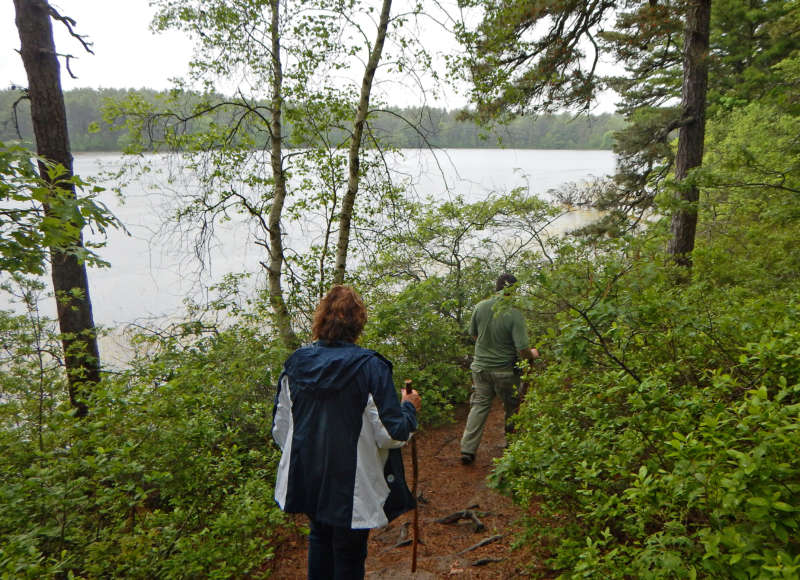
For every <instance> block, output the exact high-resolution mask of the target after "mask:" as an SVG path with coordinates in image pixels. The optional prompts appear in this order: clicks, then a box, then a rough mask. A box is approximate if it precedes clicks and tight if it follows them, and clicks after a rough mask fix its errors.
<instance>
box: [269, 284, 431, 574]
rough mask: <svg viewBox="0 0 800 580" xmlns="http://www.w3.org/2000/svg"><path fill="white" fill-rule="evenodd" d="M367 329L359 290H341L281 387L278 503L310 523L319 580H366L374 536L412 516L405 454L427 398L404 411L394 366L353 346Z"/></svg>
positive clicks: (324, 305)
mask: <svg viewBox="0 0 800 580" xmlns="http://www.w3.org/2000/svg"><path fill="white" fill-rule="evenodd" d="M366 321H367V311H366V309H365V308H364V303H363V302H362V300H361V297H360V296H359V295H358V294H357V293H356V292H355V290H353V289H352V288H350V287H349V286H334V287H333V288H332V289H331V290H330V292H328V294H327V295H326V296H325V297H324V298H323V299H322V301H321V302H320V303H319V306H318V307H317V310H316V312H315V313H314V322H313V325H312V328H311V331H312V335H313V338H314V340H315V342H314V343H313V344H311V345H309V346H304V347H302V348H300V349H298V350H296V351H295V352H294V353H293V354H292V355H291V356H290V357H289V358H288V359H287V360H286V363H285V364H284V367H283V373H282V374H281V377H280V379H279V381H278V393H277V395H276V396H275V406H274V416H273V426H272V436H273V437H274V438H275V442H276V443H277V444H278V446H279V447H280V448H281V451H282V452H283V454H282V456H281V461H280V464H279V466H278V475H277V478H276V481H275V500H276V501H277V502H278V505H279V506H280V507H281V509H282V510H284V511H286V512H289V513H305V514H307V515H308V517H309V519H310V528H311V532H310V534H309V537H308V540H309V550H308V577H309V578H310V579H312V580H313V579H318V578H326V579H329V578H334V579H341V580H345V579H346V580H351V579H358V578H363V577H364V560H365V559H366V557H367V537H368V535H369V530H370V529H371V528H377V527H381V526H384V525H386V523H387V522H388V521H389V520H391V519H393V518H395V517H397V516H398V515H400V514H402V513H404V512H406V511H408V510H410V509H412V508H413V507H414V498H413V497H412V496H411V493H410V492H409V490H408V486H407V485H406V482H405V476H404V473H403V462H402V457H401V456H400V450H399V447H401V446H403V445H405V443H406V442H407V441H408V440H409V438H410V437H411V433H412V432H413V431H414V430H415V429H416V428H417V411H418V410H419V408H420V405H421V401H420V397H419V394H418V393H417V392H416V391H413V392H412V393H410V394H405V393H404V394H403V396H402V402H399V401H398V400H397V393H396V391H395V389H394V383H393V381H392V365H391V363H390V362H389V361H388V360H386V359H385V358H383V357H382V356H381V355H379V354H378V353H377V352H375V351H372V350H368V349H365V348H361V347H360V346H357V345H356V344H355V342H356V340H357V339H358V337H359V336H360V334H361V331H362V329H363V328H364V323H365V322H366Z"/></svg>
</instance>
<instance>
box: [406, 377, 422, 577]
mask: <svg viewBox="0 0 800 580" xmlns="http://www.w3.org/2000/svg"><path fill="white" fill-rule="evenodd" d="M406 393H407V394H409V395H410V394H411V379H406ZM411 482H412V483H411V495H413V496H414V538H413V540H412V542H411V573H412V574H413V573H414V572H416V571H417V544H418V543H419V505H418V503H417V439H416V438H415V437H414V436H412V437H411Z"/></svg>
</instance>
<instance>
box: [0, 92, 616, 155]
mask: <svg viewBox="0 0 800 580" xmlns="http://www.w3.org/2000/svg"><path fill="white" fill-rule="evenodd" d="M133 95H136V96H137V97H139V98H141V99H142V100H144V101H145V102H155V101H157V100H159V99H160V98H162V97H165V96H166V93H164V92H159V91H154V90H152V89H136V90H128V89H89V88H85V89H74V90H71V91H66V92H65V93H64V100H65V103H66V107H67V122H68V127H69V136H70V141H71V143H72V150H73V151H122V150H124V149H125V148H126V146H127V145H128V143H129V136H128V134H127V132H126V131H120V130H112V128H111V127H110V126H109V125H108V124H106V123H104V122H103V111H102V109H103V104H104V103H105V102H106V101H107V100H109V99H115V100H120V99H126V98H129V97H131V96H133ZM21 96H22V93H21V92H20V91H19V90H3V91H0V141H3V142H10V141H16V140H21V141H23V142H24V143H30V142H32V140H33V131H32V127H31V120H30V106H29V104H28V101H27V100H25V99H22V100H19V99H20V97H21ZM190 98H191V97H187V100H188V99H190ZM18 100H19V102H18V103H17V106H16V116H15V114H14V103H15V102H17V101H18ZM369 123H370V127H371V130H372V131H373V133H375V134H380V135H381V136H382V137H384V138H385V139H386V140H387V141H388V142H389V143H390V144H391V145H394V146H396V147H401V148H418V147H426V146H433V147H445V148H494V147H508V148H519V149H611V147H612V146H613V144H614V132H615V131H617V130H619V129H622V128H623V127H624V124H625V123H624V121H623V120H622V117H620V116H618V115H614V114H609V113H606V114H601V115H590V116H577V117H576V116H575V115H573V114H568V113H563V114H552V115H540V116H538V117H521V118H517V119H514V120H513V121H512V122H510V123H508V124H506V125H502V126H499V127H497V128H495V129H494V130H492V131H491V132H487V131H486V129H484V128H480V127H479V126H478V125H476V124H475V123H474V122H472V121H470V120H462V119H460V117H459V114H458V112H457V111H447V110H445V109H436V108H407V109H391V110H386V111H378V112H377V113H375V114H374V115H373V116H372V117H371V118H370V120H369ZM286 131H288V132H291V127H290V126H289V127H287V128H286ZM296 144H297V145H301V143H296Z"/></svg>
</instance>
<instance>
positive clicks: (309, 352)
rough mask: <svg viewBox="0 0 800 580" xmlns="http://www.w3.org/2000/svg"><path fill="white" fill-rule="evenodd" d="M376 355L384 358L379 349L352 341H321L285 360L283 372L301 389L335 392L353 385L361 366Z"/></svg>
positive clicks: (303, 348) (297, 351) (302, 348)
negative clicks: (378, 352)
mask: <svg viewBox="0 0 800 580" xmlns="http://www.w3.org/2000/svg"><path fill="white" fill-rule="evenodd" d="M374 356H378V357H379V358H381V359H383V357H380V355H378V354H377V353H376V352H375V351H373V350H369V349H366V348H362V347H360V346H357V345H355V344H353V343H351V342H343V341H325V340H319V341H317V342H315V343H313V344H310V345H308V346H304V347H301V348H299V349H297V350H296V351H294V353H292V355H291V356H290V357H289V358H288V359H287V360H286V363H284V365H283V372H284V373H285V374H286V375H287V376H288V377H289V379H290V381H291V382H292V384H293V385H294V386H296V387H298V388H301V389H309V390H311V391H319V392H320V393H322V392H335V391H339V390H341V389H343V388H345V387H346V386H348V385H350V384H351V383H352V381H353V378H354V377H355V375H356V373H358V371H359V369H360V368H361V367H362V366H363V365H364V364H365V363H366V362H367V361H369V360H370V359H371V358H372V357H374ZM383 360H386V359H383ZM386 362H387V363H388V361H386Z"/></svg>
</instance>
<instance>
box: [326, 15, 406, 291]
mask: <svg viewBox="0 0 800 580" xmlns="http://www.w3.org/2000/svg"><path fill="white" fill-rule="evenodd" d="M391 9H392V0H383V8H382V9H381V17H380V21H379V22H378V32H377V37H376V38H375V45H374V46H373V47H372V51H371V52H370V54H369V60H368V61H367V68H366V69H365V70H364V77H363V79H362V82H361V98H360V99H359V101H358V109H357V110H356V119H355V123H354V126H353V136H352V138H351V140H350V152H349V175H348V177H347V192H346V193H345V195H344V198H343V199H342V211H341V213H340V215H339V240H338V243H337V244H336V265H335V268H334V273H333V282H334V283H335V284H343V283H344V274H345V270H346V267H347V248H348V246H349V244H350V223H351V221H352V216H353V206H354V205H355V201H356V194H357V193H358V180H359V166H360V151H361V137H362V135H363V134H364V123H365V122H366V120H367V113H368V112H369V97H370V93H371V92H372V80H373V79H374V78H375V71H376V70H377V68H378V63H379V62H380V60H381V55H382V53H383V43H384V41H385V40H386V30H387V28H388V27H389V12H390V11H391Z"/></svg>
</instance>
